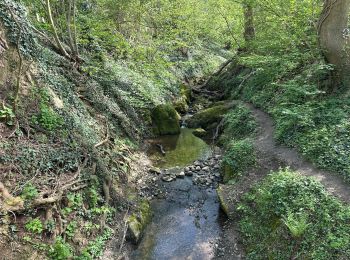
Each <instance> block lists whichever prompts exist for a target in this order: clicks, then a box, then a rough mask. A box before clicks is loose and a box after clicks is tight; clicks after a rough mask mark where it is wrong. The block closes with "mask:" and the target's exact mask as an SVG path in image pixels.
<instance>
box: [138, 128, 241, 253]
mask: <svg viewBox="0 0 350 260" xmlns="http://www.w3.org/2000/svg"><path fill="white" fill-rule="evenodd" d="M192 132H193V130H191V129H187V128H183V129H182V130H181V133H180V135H179V136H176V137H174V136H163V137H160V138H157V140H152V141H151V145H150V150H149V157H150V158H151V159H152V160H153V162H154V166H155V167H153V168H151V169H150V170H149V173H150V178H149V179H148V183H147V185H144V186H143V187H142V189H141V190H140V195H141V196H143V197H146V198H148V199H150V200H151V209H152V212H153V218H152V220H151V222H150V224H148V225H147V227H146V229H145V230H144V232H143V233H144V235H143V236H142V238H141V240H140V242H139V244H138V246H137V249H136V250H135V251H134V252H133V253H132V255H131V259H135V260H139V259H140V260H141V259H142V260H148V259H150V260H151V259H152V260H153V259H154V260H158V259H159V260H163V259H192V260H206V259H208V260H209V259H215V258H217V257H220V256H222V255H225V256H227V258H226V259H240V256H239V254H238V253H236V252H231V253H230V255H228V254H226V253H225V251H224V249H223V248H222V247H221V246H220V241H221V240H222V236H223V234H224V233H223V227H224V226H225V222H226V216H225V215H224V213H223V212H222V211H221V210H220V203H219V199H218V196H217V192H216V188H217V187H218V184H219V183H220V181H221V174H220V171H221V167H220V165H221V160H222V154H221V150H220V149H219V148H217V147H212V146H210V145H208V144H206V143H205V142H204V141H203V140H202V139H200V138H198V137H196V136H194V135H193V134H192ZM155 144H161V145H162V147H163V148H164V150H165V152H166V153H165V154H162V153H161V152H160V151H159V148H158V147H157V146H156V145H155Z"/></svg>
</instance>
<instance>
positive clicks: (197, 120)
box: [187, 103, 232, 129]
mask: <svg viewBox="0 0 350 260" xmlns="http://www.w3.org/2000/svg"><path fill="white" fill-rule="evenodd" d="M231 107H232V104H231V103H229V104H224V105H218V106H214V107H210V108H207V109H204V110H202V111H200V112H198V113H197V114H195V115H194V116H193V117H191V118H190V119H189V120H188V122H187V123H188V126H189V127H190V128H198V127H201V128H204V129H205V128H207V127H208V126H209V125H211V124H213V123H217V122H219V121H221V120H222V118H223V117H224V115H225V114H226V113H227V112H228V111H229V109H230V108H231Z"/></svg>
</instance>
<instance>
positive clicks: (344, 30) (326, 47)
mask: <svg viewBox="0 0 350 260" xmlns="http://www.w3.org/2000/svg"><path fill="white" fill-rule="evenodd" d="M349 11H350V0H324V5H323V11H322V13H321V16H320V19H319V22H318V35H319V44H320V47H321V48H322V50H323V53H324V56H325V59H326V61H327V62H328V63H330V64H333V65H335V71H334V73H333V85H334V87H336V86H338V85H339V84H342V83H346V82H349V79H350V64H349V50H347V45H348V42H349V31H348V18H349ZM334 87H333V88H334Z"/></svg>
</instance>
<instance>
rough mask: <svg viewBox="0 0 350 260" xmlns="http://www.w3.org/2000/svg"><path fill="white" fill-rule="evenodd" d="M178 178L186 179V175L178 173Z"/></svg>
mask: <svg viewBox="0 0 350 260" xmlns="http://www.w3.org/2000/svg"><path fill="white" fill-rule="evenodd" d="M176 177H177V178H185V173H184V172H179V173H176Z"/></svg>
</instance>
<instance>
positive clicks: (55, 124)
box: [32, 89, 64, 131]
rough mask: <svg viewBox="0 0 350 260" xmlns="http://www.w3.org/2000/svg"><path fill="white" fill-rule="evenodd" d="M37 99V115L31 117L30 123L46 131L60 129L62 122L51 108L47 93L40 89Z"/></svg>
mask: <svg viewBox="0 0 350 260" xmlns="http://www.w3.org/2000/svg"><path fill="white" fill-rule="evenodd" d="M39 97H40V102H39V113H38V114H37V115H33V116H32V122H33V123H34V124H37V125H40V126H41V127H43V128H44V129H46V130H48V131H54V130H57V129H59V128H60V127H62V125H63V123H64V120H63V118H62V117H61V116H60V115H58V114H57V113H56V112H55V110H54V109H53V108H52V107H51V105H50V96H49V94H48V92H47V91H46V90H45V89H40V90H39Z"/></svg>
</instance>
